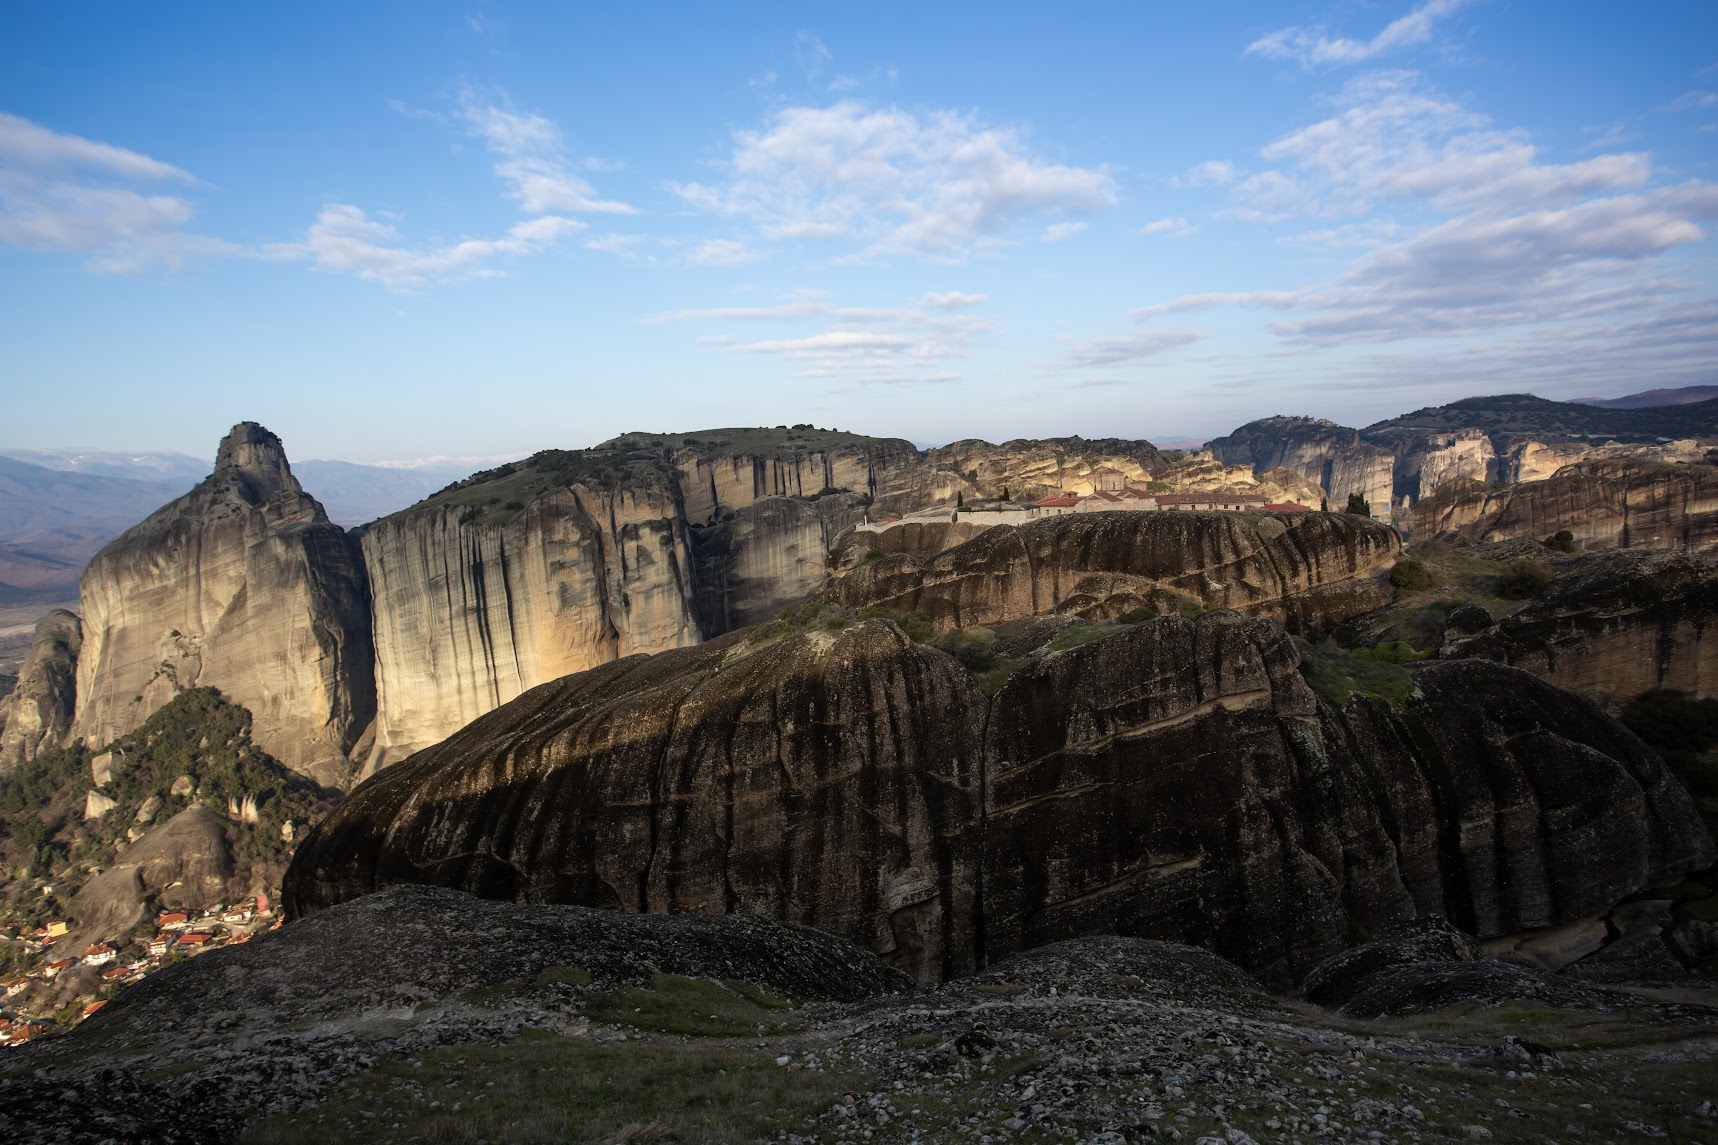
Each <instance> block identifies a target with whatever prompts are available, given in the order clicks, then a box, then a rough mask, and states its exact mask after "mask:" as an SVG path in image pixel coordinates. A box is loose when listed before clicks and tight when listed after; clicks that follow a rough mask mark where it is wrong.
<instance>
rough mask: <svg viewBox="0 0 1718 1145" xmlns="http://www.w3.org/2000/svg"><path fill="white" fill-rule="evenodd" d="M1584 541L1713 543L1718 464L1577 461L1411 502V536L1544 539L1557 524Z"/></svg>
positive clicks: (1696, 548) (1653, 545) (1630, 545)
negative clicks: (1539, 475) (1537, 476)
mask: <svg viewBox="0 0 1718 1145" xmlns="http://www.w3.org/2000/svg"><path fill="white" fill-rule="evenodd" d="M1565 529H1566V530H1568V531H1569V532H1571V533H1573V534H1574V536H1575V540H1576V541H1577V542H1579V543H1580V544H1581V545H1583V546H1585V547H1586V548H1589V549H1685V550H1688V551H1690V552H1709V551H1712V550H1713V549H1718V468H1715V467H1713V466H1710V465H1670V464H1664V463H1660V462H1648V461H1584V462H1581V463H1580V464H1577V465H1568V466H1565V467H1563V468H1562V469H1560V470H1558V471H1557V473H1556V474H1555V475H1554V476H1552V477H1550V478H1548V479H1547V480H1544V481H1535V482H1532V483H1529V484H1524V485H1506V486H1503V487H1501V488H1497V487H1492V486H1489V485H1482V484H1479V483H1477V482H1472V481H1462V482H1456V483H1453V484H1451V485H1449V486H1446V487H1445V488H1443V489H1441V490H1439V491H1438V493H1437V494H1436V495H1435V496H1432V497H1429V498H1427V499H1426V500H1424V501H1421V502H1420V503H1419V504H1417V505H1415V506H1414V537H1415V539H1416V541H1427V540H1431V539H1433V538H1435V537H1460V538H1465V539H1467V540H1473V541H1509V540H1515V539H1517V538H1523V537H1525V538H1528V539H1530V540H1544V539H1545V538H1546V537H1549V536H1551V535H1553V534H1555V533H1558V532H1561V531H1563V530H1565Z"/></svg>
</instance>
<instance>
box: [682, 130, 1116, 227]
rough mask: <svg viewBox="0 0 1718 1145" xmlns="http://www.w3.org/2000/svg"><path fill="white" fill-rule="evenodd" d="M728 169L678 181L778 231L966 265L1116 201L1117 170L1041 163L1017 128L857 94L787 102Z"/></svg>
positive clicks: (692, 197)
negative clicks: (1045, 223)
mask: <svg viewBox="0 0 1718 1145" xmlns="http://www.w3.org/2000/svg"><path fill="white" fill-rule="evenodd" d="M726 168H727V179H726V180H725V181H724V182H722V183H719V184H715V185H706V184H701V183H689V184H674V185H673V189H674V190H675V191H676V192H677V193H678V194H679V195H680V196H681V197H682V198H683V199H684V200H685V201H686V202H687V203H689V204H691V205H692V206H694V207H696V208H698V209H700V210H704V211H709V212H711V213H713V214H718V215H723V216H728V217H736V218H744V219H749V220H751V221H752V222H753V223H754V224H755V225H756V226H757V227H758V229H759V230H760V231H761V232H762V233H763V234H764V235H765V236H767V237H769V238H772V239H794V240H806V239H827V240H836V239H839V240H846V241H848V242H854V243H858V244H860V245H861V248H862V249H861V252H860V253H861V255H865V256H875V255H888V254H906V255H915V256H918V257H923V258H928V259H932V260H939V261H958V260H960V259H963V258H965V257H967V256H968V255H969V254H970V253H971V252H972V251H973V250H974V249H975V248H976V247H979V246H982V245H988V244H992V243H995V242H998V241H1001V240H1002V239H1003V237H1004V236H1005V235H1006V234H1007V232H1009V231H1010V230H1011V229H1012V228H1014V227H1015V226H1017V225H1018V224H1020V223H1022V222H1024V221H1026V220H1028V219H1030V218H1033V217H1035V216H1043V215H1050V216H1057V215H1063V216H1066V215H1084V214H1090V213H1092V212H1095V211H1098V210H1102V209H1104V208H1107V207H1110V206H1113V205H1114V204H1115V202H1116V190H1115V184H1114V181H1113V180H1112V179H1111V178H1110V177H1109V175H1108V174H1107V173H1105V172H1103V171H1100V170H1093V169H1089V168H1082V167H1071V166H1065V165H1061V164H1054V163H1047V162H1044V161H1041V160H1038V159H1036V158H1034V157H1033V156H1031V155H1030V154H1028V153H1027V151H1026V149H1025V145H1024V143H1023V141H1022V140H1021V139H1020V137H1019V136H1018V135H1017V134H1016V133H1015V132H1013V131H1010V130H1007V129H1002V128H991V127H985V126H983V125H982V124H980V123H979V122H978V121H977V120H976V119H975V118H974V117H972V116H969V115H962V114H960V113H957V112H953V111H935V112H930V113H928V114H926V115H923V116H920V115H916V114H914V113H912V112H908V111H904V110H902V109H900V108H896V107H890V108H881V109H873V108H870V107H868V106H866V105H865V104H863V103H860V102H858V101H853V100H845V101H842V102H840V103H837V104H835V105H834V106H832V107H823V108H817V107H790V108H784V109H782V110H780V111H778V112H776V113H774V114H773V115H772V116H771V117H770V120H769V122H768V123H767V124H766V125H765V126H764V127H763V128H762V129H760V130H756V131H741V132H738V133H736V137H735V145H734V150H733V152H732V154H731V155H730V157H729V158H728V160H727V162H726Z"/></svg>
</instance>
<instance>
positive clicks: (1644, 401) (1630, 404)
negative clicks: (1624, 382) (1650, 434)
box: [1575, 386, 1718, 409]
mask: <svg viewBox="0 0 1718 1145" xmlns="http://www.w3.org/2000/svg"><path fill="white" fill-rule="evenodd" d="M1713 398H1718V386H1683V387H1682V388H1681V389H1675V390H1642V391H1641V392H1640V393H1638V394H1624V395H1623V396H1622V397H1620V398H1576V399H1575V401H1576V402H1577V403H1578V404H1580V405H1584V406H1604V407H1605V408H1607V409H1646V408H1647V407H1649V406H1684V405H1690V404H1692V403H1694V402H1704V401H1710V400H1711V399H1713Z"/></svg>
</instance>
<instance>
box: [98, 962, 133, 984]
mask: <svg viewBox="0 0 1718 1145" xmlns="http://www.w3.org/2000/svg"><path fill="white" fill-rule="evenodd" d="M135 973H137V971H135V970H133V969H132V968H131V967H129V966H109V967H108V968H107V969H106V970H103V971H102V972H101V980H102V981H103V982H118V981H120V980H121V979H123V978H129V977H131V976H132V975H133V974H135Z"/></svg>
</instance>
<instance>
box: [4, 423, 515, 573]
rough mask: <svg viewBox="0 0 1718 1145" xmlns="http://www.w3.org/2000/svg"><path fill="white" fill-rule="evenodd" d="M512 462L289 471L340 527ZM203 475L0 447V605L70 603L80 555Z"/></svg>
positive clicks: (180, 457)
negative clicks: (485, 470) (489, 467)
mask: <svg viewBox="0 0 1718 1145" xmlns="http://www.w3.org/2000/svg"><path fill="white" fill-rule="evenodd" d="M513 456H514V455H512V454H507V455H504V456H501V457H431V458H425V459H423V460H421V461H406V462H392V463H386V464H381V465H360V464H357V463H355V462H351V461H322V460H311V461H301V462H297V463H296V464H294V465H293V472H294V473H296V474H297V475H298V478H299V481H300V483H301V484H302V485H303V486H304V488H305V491H306V492H308V493H310V494H311V496H313V497H315V498H316V499H317V500H318V501H321V502H322V505H323V508H325V509H327V510H328V515H329V517H331V518H332V519H333V520H334V521H335V522H336V523H337V524H340V525H343V526H346V527H348V528H349V527H351V526H353V525H361V524H363V523H364V522H366V521H374V520H375V519H376V518H378V517H385V516H387V515H388V514H389V513H394V512H398V511H399V510H401V509H404V508H406V507H407V506H408V505H413V504H416V503H417V502H418V501H421V500H423V499H424V498H425V497H427V496H429V495H430V494H431V493H434V492H435V491H437V490H438V489H441V488H443V487H444V486H446V485H448V484H450V483H452V482H454V481H457V480H459V479H460V478H462V477H465V476H466V475H468V474H470V473H472V472H473V471H475V470H478V469H483V468H485V467H488V466H492V465H495V464H497V463H498V462H502V461H508V460H511V459H512V458H513ZM209 469H210V465H209V462H207V461H205V460H200V459H198V458H195V457H191V456H189V455H187V454H183V453H165V452H129V453H120V452H104V451H92V450H74V449H7V450H0V607H3V606H7V605H16V604H34V603H50V602H59V601H66V600H72V599H75V598H76V597H77V592H78V574H79V572H81V571H82V569H83V567H84V565H85V564H86V563H87V562H88V561H89V559H90V557H92V556H94V555H95V554H96V552H97V551H98V550H100V548H101V547H102V546H103V545H105V544H107V542H108V541H111V540H112V539H113V538H114V537H117V536H118V535H119V534H120V533H122V532H124V531H125V530H126V529H129V528H130V527H131V526H132V525H135V524H137V522H139V521H141V520H143V519H144V518H145V517H147V516H149V514H151V513H153V512H154V511H155V510H156V509H159V508H160V507H161V506H162V505H165V504H166V503H167V502H169V501H171V500H173V499H174V498H175V497H178V496H179V495H180V494H182V493H185V492H187V491H188V490H190V489H191V487H192V486H194V485H196V484H197V482H199V481H201V480H202V479H203V478H205V477H207V476H208V475H209Z"/></svg>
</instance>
